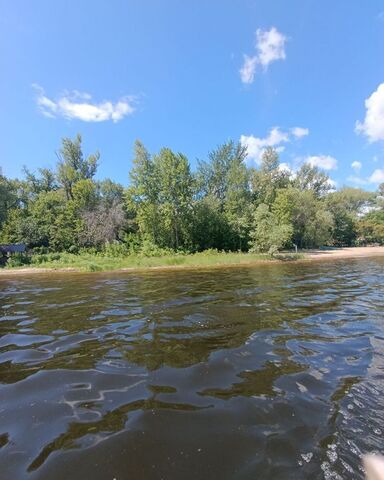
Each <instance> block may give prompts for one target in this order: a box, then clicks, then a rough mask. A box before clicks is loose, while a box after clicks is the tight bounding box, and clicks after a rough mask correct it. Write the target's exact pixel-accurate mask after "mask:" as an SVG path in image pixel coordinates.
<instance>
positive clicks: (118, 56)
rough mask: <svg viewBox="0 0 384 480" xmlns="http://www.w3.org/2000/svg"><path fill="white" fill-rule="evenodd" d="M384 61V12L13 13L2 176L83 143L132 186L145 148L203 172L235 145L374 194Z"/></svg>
mask: <svg viewBox="0 0 384 480" xmlns="http://www.w3.org/2000/svg"><path fill="white" fill-rule="evenodd" d="M383 60H384V2H383V1H382V0H369V1H368V2H363V1H360V0H338V1H337V2H335V1H334V0H322V1H321V2H320V1H318V0H289V1H286V0H236V1H235V0H193V1H192V0H110V1H107V0H104V1H101V0H82V1H75V0H71V1H69V0H67V1H64V0H55V1H54V2H53V1H52V0H34V1H33V2H31V1H30V0H14V1H9V0H0V72H1V75H0V132H1V141H0V166H1V169H2V172H3V174H5V175H6V176H9V177H17V176H18V177H20V176H21V175H22V167H23V165H26V166H27V167H28V168H29V169H30V170H32V171H34V170H36V169H37V168H39V167H54V166H55V164H56V162H57V155H56V153H57V152H58V151H59V149H60V144H61V138H62V137H74V136H75V135H76V133H78V132H79V133H81V134H82V138H83V150H84V153H85V154H89V153H93V152H94V151H95V150H99V151H100V154H101V158H100V167H99V170H98V173H97V177H98V178H104V177H110V178H111V179H113V180H115V181H119V182H121V183H123V184H124V185H126V184H128V181H129V180H128V179H129V177H128V172H129V169H130V168H131V165H132V158H133V146H134V141H135V140H136V139H140V140H141V141H142V142H143V143H144V145H145V146H146V147H147V149H148V150H149V151H150V152H151V153H156V152H158V151H159V150H160V149H161V148H162V147H164V146H165V147H169V148H171V149H173V150H174V151H176V152H182V153H184V154H185V155H187V157H188V158H189V160H190V162H191V164H192V168H195V167H196V165H197V160H198V159H200V160H204V159H206V158H207V154H208V152H209V151H210V150H212V149H214V148H216V147H217V146H218V145H219V144H221V143H223V142H226V141H227V140H230V139H232V140H234V141H240V142H242V143H243V144H244V145H246V146H247V148H248V158H247V163H248V164H249V165H254V166H257V165H258V164H259V162H260V157H261V154H262V152H263V149H265V148H266V147H267V146H273V147H275V148H276V149H277V150H278V152H279V154H280V160H281V162H282V164H283V168H286V169H289V170H291V171H293V172H294V171H295V170H296V169H297V168H299V166H300V165H301V164H302V163H303V162H306V161H307V162H310V163H311V164H312V165H317V166H319V167H320V168H323V169H324V170H325V171H326V172H327V173H328V174H329V175H330V177H331V178H332V180H333V181H334V182H335V184H336V185H337V186H338V187H342V186H344V185H350V186H359V187H363V188H366V189H370V190H374V189H376V188H377V186H378V184H379V183H381V182H384V61H383Z"/></svg>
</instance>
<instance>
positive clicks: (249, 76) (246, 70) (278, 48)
mask: <svg viewBox="0 0 384 480" xmlns="http://www.w3.org/2000/svg"><path fill="white" fill-rule="evenodd" d="M286 41H287V38H286V37H285V35H283V34H282V33H280V32H279V31H278V30H277V29H276V28H275V27H272V28H271V29H270V30H265V31H263V30H261V29H257V30H256V55H253V56H248V55H244V64H243V66H242V67H241V69H240V78H241V81H242V82H243V83H252V82H253V80H254V78H255V73H256V69H257V65H260V66H261V67H262V69H263V70H266V69H267V68H268V66H269V64H270V63H272V62H276V61H277V60H284V59H285V42H286Z"/></svg>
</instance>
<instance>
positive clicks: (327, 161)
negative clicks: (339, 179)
mask: <svg viewBox="0 0 384 480" xmlns="http://www.w3.org/2000/svg"><path fill="white" fill-rule="evenodd" d="M305 161H306V162H307V163H309V164H310V165H311V166H312V167H319V168H322V169H323V170H336V168H337V160H336V158H334V157H331V156H330V155H313V156H310V157H307V158H306V159H305Z"/></svg>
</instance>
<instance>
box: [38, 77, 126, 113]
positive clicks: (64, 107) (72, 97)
mask: <svg viewBox="0 0 384 480" xmlns="http://www.w3.org/2000/svg"><path fill="white" fill-rule="evenodd" d="M33 87H34V88H35V89H36V91H37V97H36V103H37V106H38V107H39V110H40V111H41V113H42V114H43V115H45V116H46V117H50V118H55V117H64V118H67V119H71V120H72V119H77V120H82V121H83V122H105V121H109V120H112V121H113V122H118V121H120V120H122V119H123V118H124V117H125V116H127V115H131V114H132V113H133V112H134V111H135V108H134V107H133V103H134V98H133V97H132V96H126V97H122V98H120V99H119V100H118V101H117V102H115V103H113V102H111V101H108V100H106V101H103V102H100V103H96V102H92V97H91V95H89V94H88V93H80V92H78V91H77V90H74V91H73V92H70V93H69V92H65V93H64V94H63V95H61V96H60V97H58V98H57V99H55V100H53V99H51V98H49V97H47V96H46V95H45V92H44V90H43V88H41V87H40V86H39V85H33Z"/></svg>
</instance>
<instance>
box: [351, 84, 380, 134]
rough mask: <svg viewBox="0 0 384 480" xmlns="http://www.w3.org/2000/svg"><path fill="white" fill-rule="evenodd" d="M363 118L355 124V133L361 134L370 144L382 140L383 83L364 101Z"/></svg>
mask: <svg viewBox="0 0 384 480" xmlns="http://www.w3.org/2000/svg"><path fill="white" fill-rule="evenodd" d="M365 108H366V112H365V118H364V121H363V122H356V128H355V130H356V132H357V133H362V134H363V135H365V136H366V137H367V138H368V141H369V142H370V143H372V142H377V141H379V140H384V83H381V84H380V85H379V86H378V87H377V89H376V90H375V91H374V92H373V93H372V95H371V96H370V97H368V98H367V99H366V100H365Z"/></svg>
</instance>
